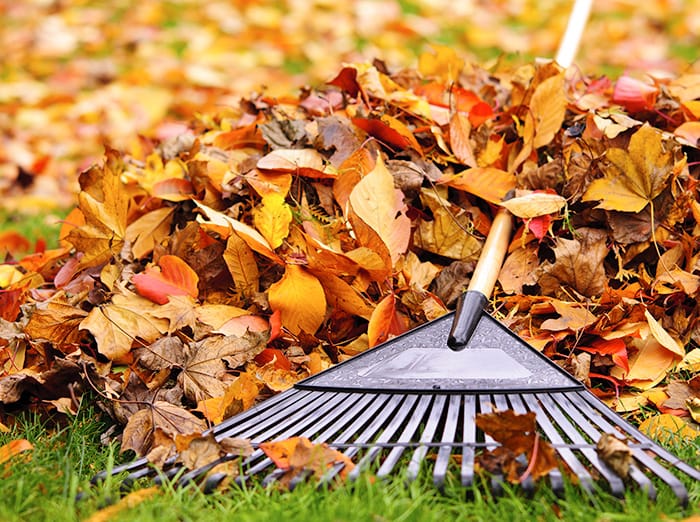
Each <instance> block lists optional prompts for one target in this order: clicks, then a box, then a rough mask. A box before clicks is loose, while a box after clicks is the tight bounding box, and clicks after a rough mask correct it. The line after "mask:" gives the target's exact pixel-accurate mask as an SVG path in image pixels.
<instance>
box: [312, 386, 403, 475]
mask: <svg viewBox="0 0 700 522" xmlns="http://www.w3.org/2000/svg"><path fill="white" fill-rule="evenodd" d="M379 397H384V398H383V399H381V401H377V402H381V403H382V404H381V406H382V409H381V411H380V413H379V414H377V415H376V416H375V417H374V419H373V420H372V421H371V422H370V423H369V424H367V421H369V420H370V419H372V415H374V412H372V415H363V418H364V422H362V423H360V422H359V421H360V420H361V419H362V418H360V417H358V420H357V421H356V422H355V423H353V425H352V426H350V427H348V429H347V430H345V432H343V434H342V435H340V437H339V438H338V439H336V441H335V442H340V443H343V442H346V441H347V440H348V439H354V441H353V442H354V443H356V444H358V445H359V444H365V443H367V442H369V440H370V439H371V438H372V437H374V436H375V434H376V433H377V432H378V431H379V430H380V429H382V427H383V426H384V425H385V424H386V422H387V420H389V419H391V416H392V415H393V413H394V410H396V409H397V408H398V407H399V406H400V404H401V401H402V400H403V396H402V395H397V394H391V395H383V396H382V395H380V396H379ZM387 398H388V399H389V400H388V401H387V400H386V399H387ZM360 429H362V431H359V430H360ZM358 451H360V448H359V446H351V447H349V448H348V449H346V450H345V451H344V452H343V454H344V455H346V456H347V457H349V458H352V457H354V456H355V454H356V453H357V452H358ZM344 467H345V463H343V462H340V463H337V464H335V465H333V466H331V468H330V469H329V470H328V471H327V472H326V473H324V475H323V477H321V479H320V481H319V486H322V485H324V484H328V483H329V482H330V481H331V480H333V478H334V477H335V476H336V475H337V474H338V473H339V472H340V471H341V470H342V469H343V468H344Z"/></svg>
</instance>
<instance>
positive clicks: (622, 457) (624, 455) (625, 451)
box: [596, 433, 632, 478]
mask: <svg viewBox="0 0 700 522" xmlns="http://www.w3.org/2000/svg"><path fill="white" fill-rule="evenodd" d="M596 451H597V452H598V456H599V457H600V458H601V460H602V461H603V462H605V463H606V464H607V465H608V467H609V468H610V469H612V470H613V471H614V472H615V474H616V475H618V476H619V477H622V478H627V476H628V475H629V471H630V465H631V464H632V450H631V449H630V448H629V446H627V444H626V443H625V442H624V441H622V440H620V439H618V438H617V437H615V435H611V434H610V433H603V434H602V435H601V436H600V439H598V443H597V444H596Z"/></svg>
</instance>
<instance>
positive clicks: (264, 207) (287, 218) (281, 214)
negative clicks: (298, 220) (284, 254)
mask: <svg viewBox="0 0 700 522" xmlns="http://www.w3.org/2000/svg"><path fill="white" fill-rule="evenodd" d="M253 222H254V223H255V228H257V229H258V231H259V232H260V233H261V234H262V235H263V237H264V238H265V239H266V240H267V242H268V243H269V244H270V247H272V248H273V249H275V248H277V247H279V246H280V245H281V244H282V242H283V241H284V239H285V238H286V237H287V236H288V235H289V226H290V225H291V223H292V210H291V209H290V207H289V205H288V204H287V203H286V202H285V201H284V197H283V196H281V195H280V194H277V193H272V194H268V195H267V196H265V197H263V199H262V204H261V205H260V206H259V207H257V208H256V209H255V210H254V211H253ZM232 235H233V234H232Z"/></svg>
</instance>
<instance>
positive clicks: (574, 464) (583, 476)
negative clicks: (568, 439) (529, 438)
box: [523, 394, 594, 493]
mask: <svg viewBox="0 0 700 522" xmlns="http://www.w3.org/2000/svg"><path fill="white" fill-rule="evenodd" d="M523 400H524V401H525V404H527V407H528V408H530V411H534V412H535V415H536V416H537V424H539V426H540V427H541V428H542V431H544V433H545V435H547V438H549V440H550V442H552V443H554V444H555V448H556V450H557V453H559V455H560V456H561V458H562V459H563V460H564V462H566V464H567V465H568V466H569V468H570V469H571V471H572V472H573V473H574V474H575V475H576V476H577V477H578V479H579V482H580V484H581V487H583V489H584V490H585V491H587V492H588V493H593V490H594V487H593V478H592V477H591V474H590V473H589V472H588V470H587V469H586V467H585V466H584V465H583V464H582V463H581V462H579V460H578V459H577V458H576V455H574V453H573V451H571V449H569V448H568V447H566V444H565V442H564V440H563V439H562V437H561V435H559V432H558V431H557V429H556V428H555V427H554V425H552V422H551V421H550V420H549V417H547V415H546V414H545V413H544V411H542V408H541V407H540V405H539V403H538V402H537V400H536V397H534V396H533V395H530V394H527V395H523Z"/></svg>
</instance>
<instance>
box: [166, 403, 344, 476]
mask: <svg viewBox="0 0 700 522" xmlns="http://www.w3.org/2000/svg"><path fill="white" fill-rule="evenodd" d="M322 398H323V397H322V396H321V395H320V394H319V395H317V396H316V397H315V398H313V399H312V400H311V401H310V402H308V403H306V404H302V405H301V407H300V408H299V409H297V410H296V411H295V412H294V414H293V415H289V412H286V411H284V410H280V411H279V412H278V414H277V415H273V416H271V417H269V418H268V419H267V420H266V421H265V422H263V423H258V424H256V423H255V422H252V421H254V419H252V420H251V422H250V423H247V427H248V430H244V429H243V430H241V431H238V432H236V435H237V436H239V437H246V438H251V439H252V440H253V441H254V442H260V441H263V440H267V439H271V438H274V437H277V438H286V437H289V436H294V435H296V434H297V432H296V431H295V430H297V429H299V428H300V427H304V426H306V425H308V424H309V423H312V422H314V421H315V420H316V416H317V415H320V418H321V419H328V416H327V415H331V414H333V415H340V414H342V413H343V411H344V408H343V405H344V403H350V401H349V399H348V397H347V395H346V394H331V395H329V397H328V399H329V400H327V401H326V402H323V401H321V400H320V399H322ZM319 402H321V404H320V405H319V404H317V403H319ZM347 406H349V404H348V405H346V407H347ZM282 420H284V423H280V422H278V421H282ZM258 430H264V431H262V432H260V431H258ZM280 430H282V433H280ZM283 430H286V432H284V431H283ZM262 454H263V452H262V450H259V449H258V450H256V451H254V452H253V454H251V455H250V456H249V457H248V458H247V459H246V460H245V461H244V464H248V463H252V462H253V461H254V460H255V459H256V458H258V457H260V456H262ZM232 458H235V455H227V456H224V457H222V459H219V460H218V461H216V462H213V463H210V464H209V465H207V466H203V467H201V468H198V469H195V470H191V471H189V472H188V473H185V474H184V475H183V476H182V477H181V478H180V480H179V484H180V485H184V484H186V483H188V482H192V481H196V480H197V478H199V477H201V476H202V474H203V473H206V472H207V471H209V470H210V469H212V468H213V467H214V466H215V465H216V464H219V463H221V462H224V461H226V460H230V459H232ZM207 483H208V484H209V486H211V485H212V484H211V483H210V482H209V481H207Z"/></svg>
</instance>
